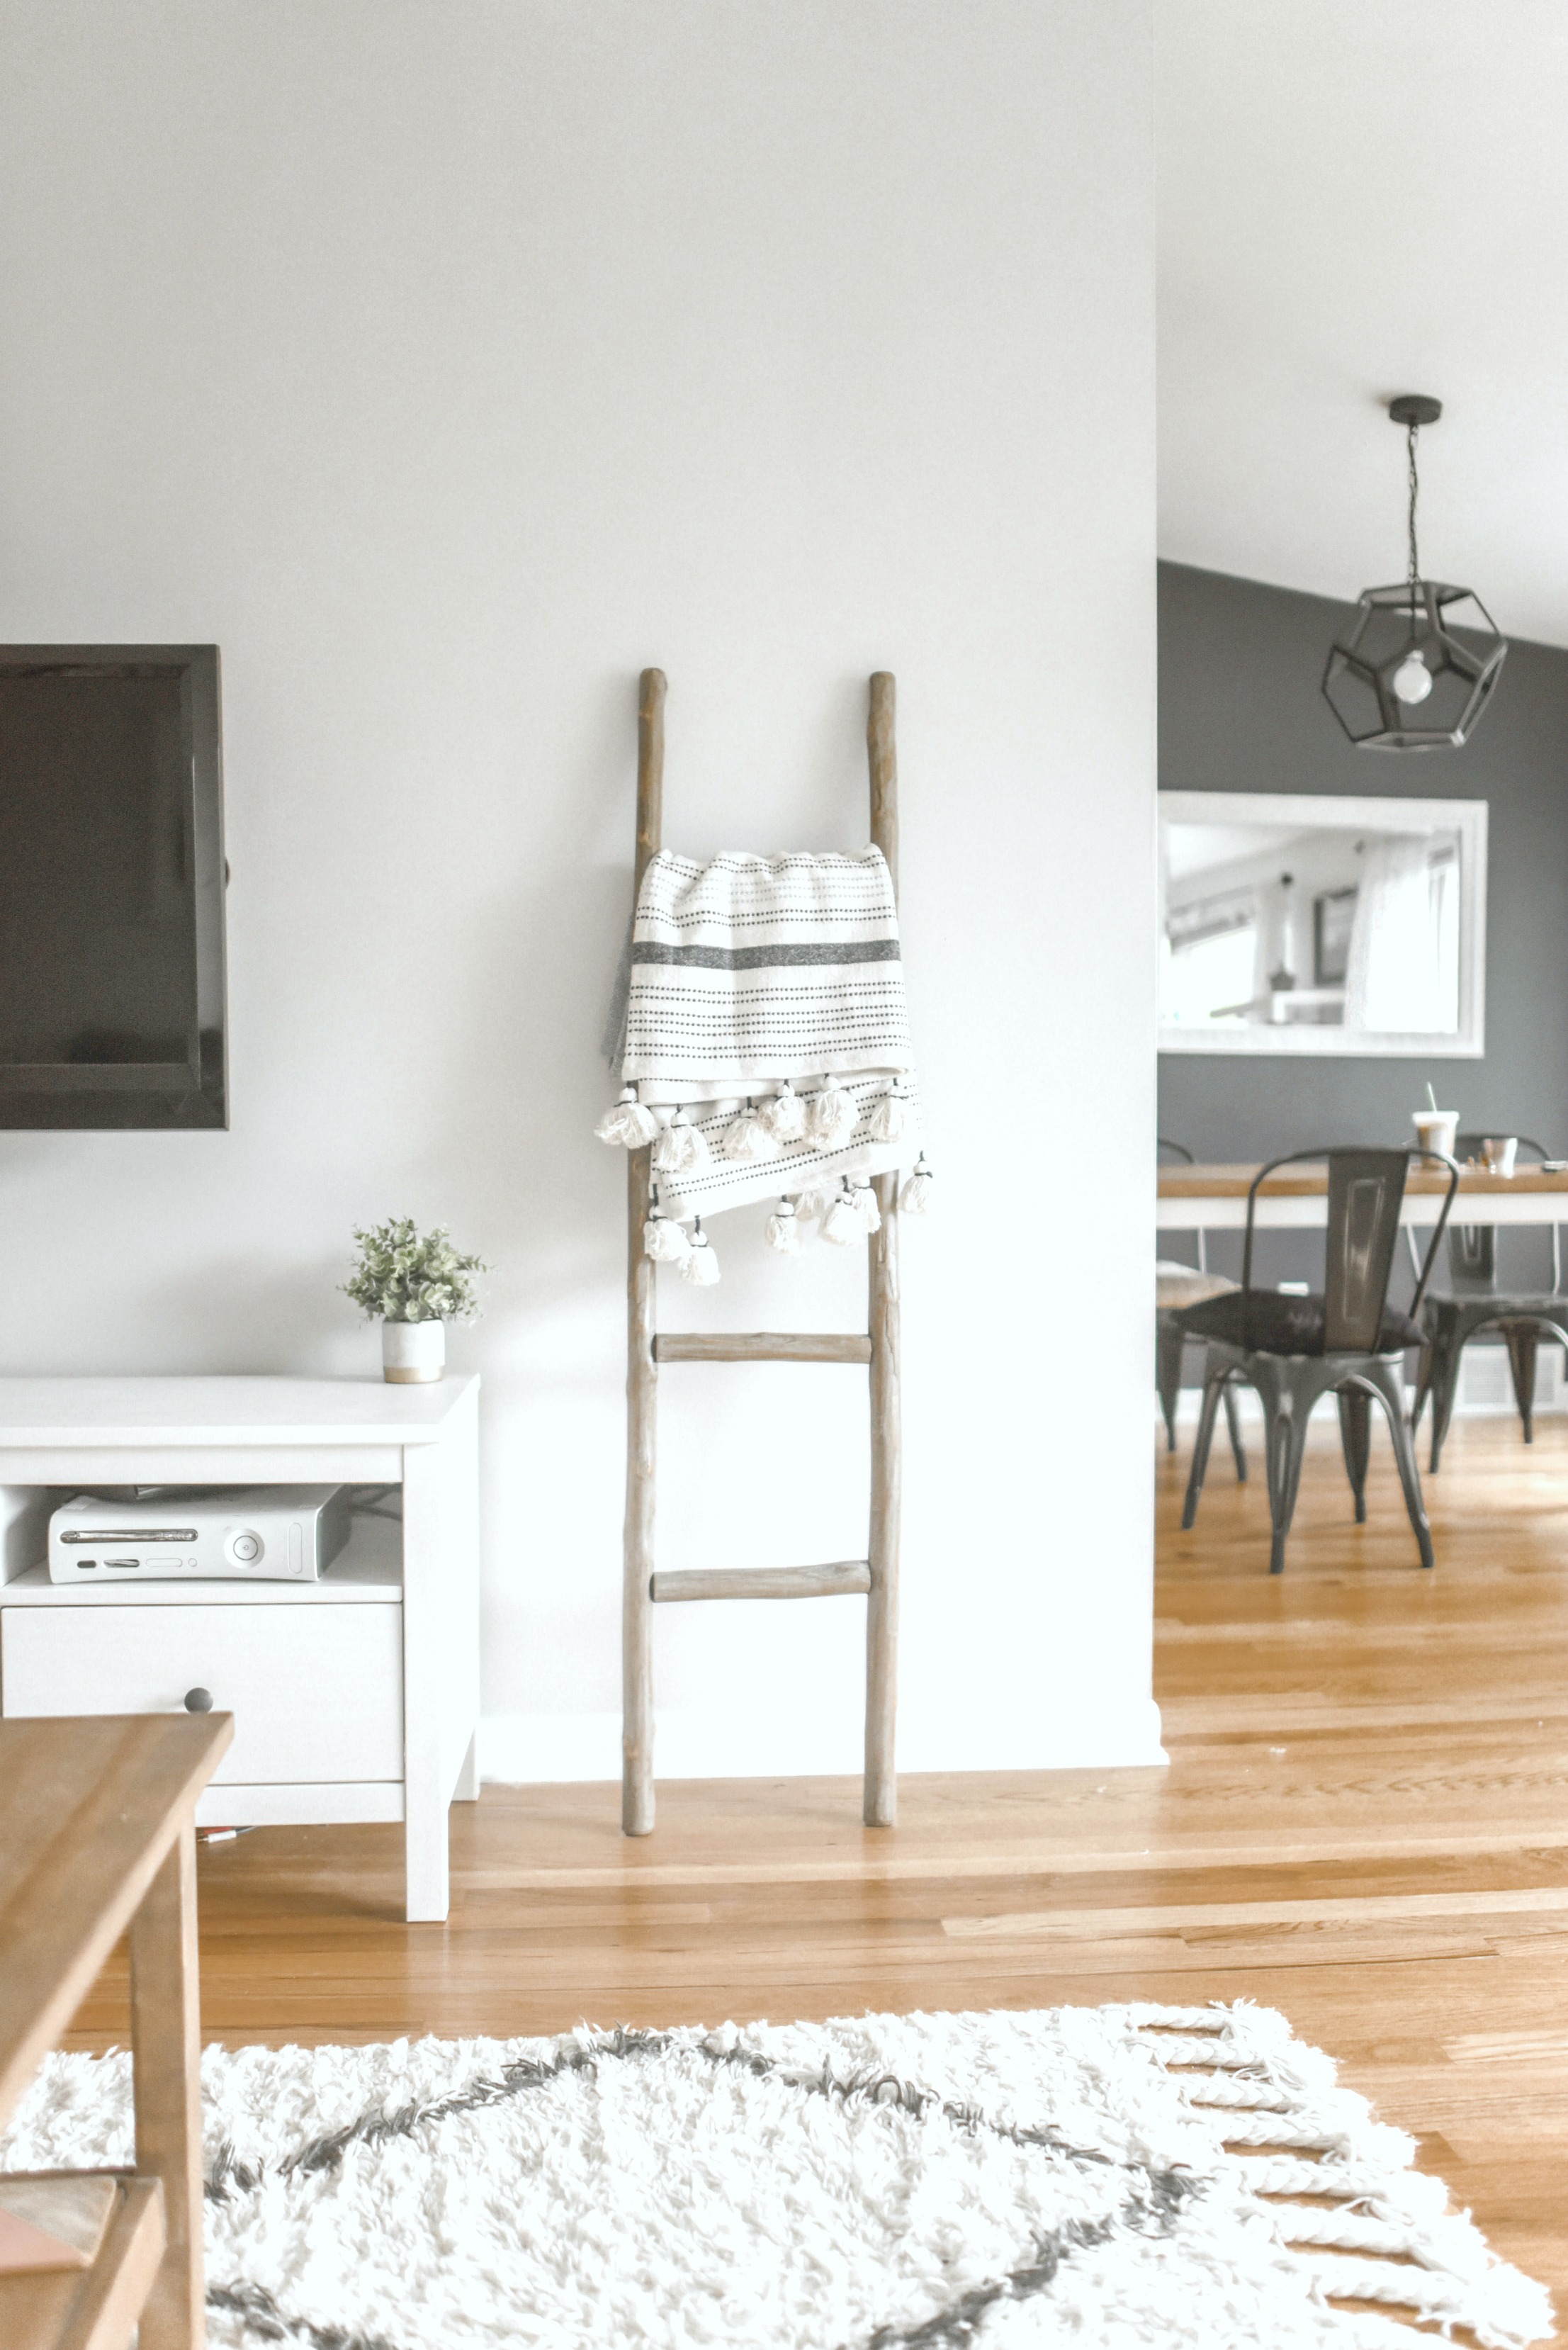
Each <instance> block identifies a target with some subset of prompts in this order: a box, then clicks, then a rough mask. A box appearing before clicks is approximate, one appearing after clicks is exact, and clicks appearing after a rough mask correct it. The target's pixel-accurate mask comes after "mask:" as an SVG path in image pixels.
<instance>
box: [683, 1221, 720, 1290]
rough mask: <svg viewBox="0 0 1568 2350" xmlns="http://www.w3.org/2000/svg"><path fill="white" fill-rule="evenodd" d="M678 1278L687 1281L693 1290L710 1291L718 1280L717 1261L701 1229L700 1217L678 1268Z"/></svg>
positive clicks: (705, 1234) (710, 1244)
mask: <svg viewBox="0 0 1568 2350" xmlns="http://www.w3.org/2000/svg"><path fill="white" fill-rule="evenodd" d="M680 1278H681V1280H682V1281H689V1282H690V1283H691V1286H692V1288H693V1289H711V1288H712V1286H713V1284H714V1283H715V1282H716V1281H717V1280H718V1278H719V1260H718V1258H717V1257H716V1256H715V1255H714V1253H713V1243H712V1242H711V1240H710V1239H709V1238H708V1235H707V1233H706V1232H704V1231H703V1229H702V1220H701V1217H699V1218H698V1220H697V1224H696V1229H695V1230H694V1231H693V1232H692V1234H691V1247H690V1248H689V1249H688V1251H687V1253H686V1256H685V1260H684V1262H683V1263H682V1264H681V1267H680Z"/></svg>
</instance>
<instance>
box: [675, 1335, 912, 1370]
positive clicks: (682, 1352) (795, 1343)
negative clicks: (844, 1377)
mask: <svg viewBox="0 0 1568 2350" xmlns="http://www.w3.org/2000/svg"><path fill="white" fill-rule="evenodd" d="M653 1359H654V1361H655V1362H656V1363H868V1362H869V1361H870V1360H871V1341H870V1339H869V1338H868V1337H867V1336H864V1334H863V1333H862V1332H860V1331H858V1330H842V1331H840V1330H668V1331H661V1332H660V1333H659V1336H657V1337H656V1338H655V1339H654V1342H653Z"/></svg>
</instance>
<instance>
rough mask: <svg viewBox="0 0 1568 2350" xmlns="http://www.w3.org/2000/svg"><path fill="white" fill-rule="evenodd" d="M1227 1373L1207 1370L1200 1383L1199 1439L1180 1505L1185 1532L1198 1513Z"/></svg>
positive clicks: (1184, 1532)
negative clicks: (1201, 1405)
mask: <svg viewBox="0 0 1568 2350" xmlns="http://www.w3.org/2000/svg"><path fill="white" fill-rule="evenodd" d="M1228 1376H1229V1374H1228V1373H1227V1372H1225V1371H1222V1370H1212V1369H1211V1370H1210V1373H1209V1376H1208V1378H1206V1379H1205V1380H1204V1382H1203V1409H1202V1410H1201V1411H1200V1412H1199V1415H1198V1438H1197V1441H1196V1442H1195V1443H1194V1445H1193V1447H1192V1468H1191V1471H1190V1472H1189V1476H1188V1480H1187V1499H1186V1501H1185V1502H1184V1503H1182V1505H1181V1530H1182V1532H1183V1534H1186V1533H1188V1532H1189V1530H1190V1528H1191V1525H1192V1521H1193V1519H1194V1518H1195V1517H1196V1516H1197V1515H1198V1496H1199V1493H1201V1492H1202V1491H1203V1479H1204V1476H1205V1474H1206V1473H1207V1471H1208V1468H1209V1447H1210V1444H1211V1443H1212V1442H1213V1440H1214V1420H1215V1416H1216V1414H1217V1413H1218V1411H1219V1409H1220V1396H1221V1395H1222V1394H1223V1393H1224V1389H1225V1382H1226V1379H1227V1378H1228Z"/></svg>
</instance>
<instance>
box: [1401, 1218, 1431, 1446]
mask: <svg viewBox="0 0 1568 2350" xmlns="http://www.w3.org/2000/svg"><path fill="white" fill-rule="evenodd" d="M1405 1229H1406V1231H1407V1232H1408V1230H1409V1229H1410V1228H1409V1226H1408V1225H1407V1226H1406V1227H1405ZM1434 1352H1435V1347H1434V1343H1433V1337H1432V1326H1431V1324H1430V1322H1428V1325H1427V1335H1426V1336H1425V1337H1424V1338H1423V1339H1422V1341H1421V1357H1420V1360H1419V1362H1418V1363H1417V1366H1416V1399H1415V1401H1414V1403H1412V1405H1411V1406H1410V1427H1411V1430H1416V1429H1417V1428H1419V1427H1420V1425H1421V1414H1422V1413H1423V1412H1424V1411H1425V1410H1426V1409H1427V1399H1428V1396H1429V1395H1430V1394H1431V1392H1432V1357H1433V1354H1434Z"/></svg>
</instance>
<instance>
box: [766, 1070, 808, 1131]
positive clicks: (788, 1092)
mask: <svg viewBox="0 0 1568 2350" xmlns="http://www.w3.org/2000/svg"><path fill="white" fill-rule="evenodd" d="M757 1116H758V1117H759V1118H761V1119H762V1121H763V1125H764V1126H765V1127H766V1128H767V1130H768V1132H769V1133H770V1134H771V1135H772V1137H773V1139H774V1141H775V1142H778V1143H784V1142H798V1141H799V1140H800V1139H801V1137H802V1135H803V1134H804V1133H805V1105H804V1104H803V1102H802V1101H801V1097H800V1096H799V1095H798V1094H797V1093H796V1091H795V1089H794V1087H793V1086H792V1085H791V1083H790V1081H789V1079H788V1078H787V1077H786V1078H785V1079H784V1084H783V1086H782V1087H780V1088H779V1090H778V1092H777V1093H776V1094H774V1097H773V1099H772V1100H771V1101H765V1102H763V1105H762V1107H761V1108H760V1109H759V1110H758V1112H757Z"/></svg>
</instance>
